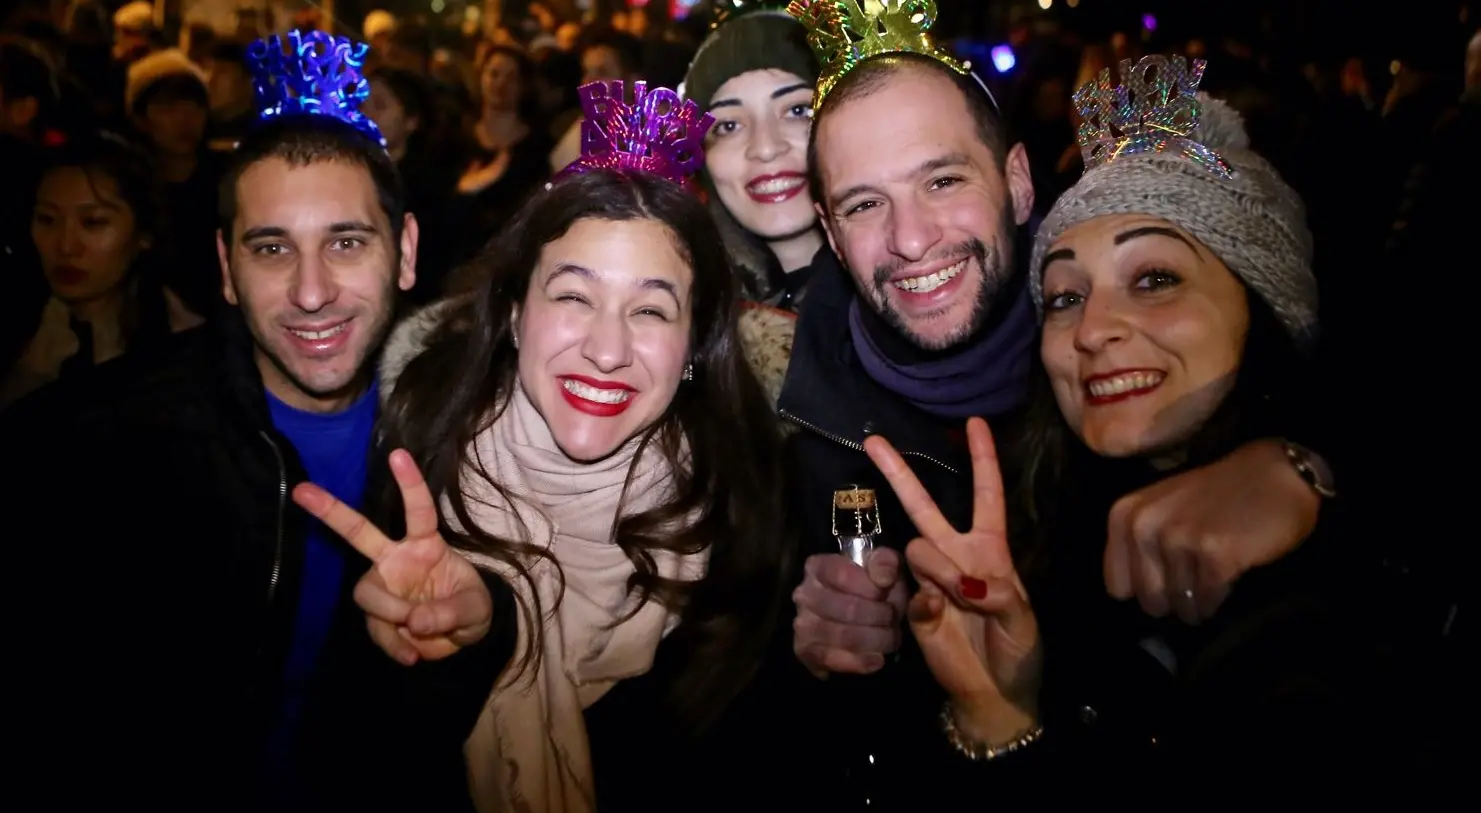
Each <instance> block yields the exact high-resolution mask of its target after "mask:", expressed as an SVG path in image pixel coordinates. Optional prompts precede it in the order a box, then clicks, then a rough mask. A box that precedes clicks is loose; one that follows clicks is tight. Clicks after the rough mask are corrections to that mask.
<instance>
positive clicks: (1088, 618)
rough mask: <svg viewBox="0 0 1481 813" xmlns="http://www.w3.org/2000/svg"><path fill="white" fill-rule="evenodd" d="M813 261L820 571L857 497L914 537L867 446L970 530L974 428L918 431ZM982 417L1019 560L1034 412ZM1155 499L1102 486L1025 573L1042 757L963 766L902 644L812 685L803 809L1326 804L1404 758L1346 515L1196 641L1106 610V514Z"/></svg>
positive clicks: (807, 470) (799, 373)
mask: <svg viewBox="0 0 1481 813" xmlns="http://www.w3.org/2000/svg"><path fill="white" fill-rule="evenodd" d="M817 263H818V264H820V267H819V268H817V269H816V271H815V276H814V278H813V280H812V282H811V283H810V287H809V294H808V301H807V307H806V308H805V309H804V310H803V312H802V314H801V317H800V319H799V322H798V327H797V335H796V339H795V341H794V345H793V352H792V361H791V366H790V367H789V369H788V373H787V380H786V384H785V386H784V388H783V391H782V395H781V399H780V410H781V413H782V417H783V418H784V419H785V420H788V421H789V422H790V423H792V424H793V425H794V427H795V428H796V431H795V432H794V433H793V434H792V435H791V437H790V439H789V467H788V473H789V475H790V478H789V480H788V483H787V488H788V489H789V491H790V494H791V497H792V500H793V502H794V505H795V511H794V514H795V516H794V523H795V525H796V527H798V528H799V529H800V531H801V534H802V544H803V547H804V555H809V554H813V553H831V552H837V551H836V545H835V543H834V541H833V538H832V533H831V531H832V529H831V527H830V521H831V514H830V511H829V509H830V505H831V496H832V492H833V491H834V490H836V489H841V488H845V487H847V486H849V485H851V484H858V485H861V486H863V487H867V488H873V489H875V491H876V494H877V495H878V497H879V498H880V505H881V519H882V522H881V524H882V527H883V538H884V540H885V542H886V543H887V544H889V545H890V546H891V547H895V548H897V549H898V548H903V547H904V545H905V544H907V543H908V542H910V541H911V540H912V539H914V538H915V537H916V535H917V532H916V530H915V529H914V527H913V525H912V524H911V522H910V520H909V518H908V516H906V514H905V512H904V510H903V509H902V508H901V506H900V505H899V502H898V501H897V500H896V499H895V498H894V495H893V492H892V491H891V490H890V488H889V486H888V484H887V483H886V482H885V481H884V479H883V477H882V476H881V475H880V474H879V473H878V472H877V471H876V470H875V468H874V466H873V464H872V463H871V462H870V461H869V459H868V457H867V456H866V455H865V454H864V452H863V449H862V443H863V440H864V438H865V437H866V436H867V435H868V434H880V435H883V436H884V437H886V438H888V439H889V440H890V441H891V443H892V444H893V445H894V446H895V447H896V448H897V449H899V450H900V451H901V452H902V454H903V455H904V456H905V459H906V461H907V463H909V465H910V466H911V469H912V470H913V471H914V472H915V474H916V476H917V477H918V478H919V479H920V480H921V482H922V484H923V485H924V486H925V488H926V490H927V491H928V492H929V493H930V494H931V496H932V497H933V499H934V500H935V501H936V503H937V505H938V507H940V509H941V511H942V513H943V514H944V516H945V517H946V518H947V519H948V520H949V521H950V522H952V523H953V525H955V526H956V527H958V528H967V527H969V526H970V524H971V497H972V495H971V485H972V481H971V474H970V458H969V455H968V452H967V450H966V448H965V444H964V442H963V441H964V438H963V435H964V432H963V428H964V427H962V426H957V425H955V424H948V423H943V422H942V421H940V420H937V419H934V418H932V417H930V416H928V415H926V414H924V413H923V412H921V411H920V410H918V409H917V408H915V407H914V406H912V405H910V404H908V403H906V402H905V401H903V400H902V399H901V398H900V397H898V396H896V395H894V394H892V393H890V392H888V391H886V390H884V389H883V388H881V387H880V386H878V385H877V384H876V383H875V382H874V381H873V380H872V379H870V378H869V376H868V374H867V372H866V371H865V370H864V369H863V368H862V366H861V365H860V362H859V360H858V356H857V353H856V351H855V350H854V347H853V342H852V338H851V336H850V334H849V327H848V321H847V319H848V317H847V313H848V307H849V305H850V303H851V302H852V300H853V297H854V296H855V293H854V292H853V289H852V285H851V283H850V281H849V280H848V278H847V275H846V273H845V272H843V271H842V270H841V269H840V268H838V266H837V263H836V260H834V259H833V258H832V257H831V255H828V254H827V252H824V253H823V254H822V255H820V257H819V259H818V260H817ZM1045 407H1047V408H1051V409H1052V408H1053V407H1052V404H1048V405H1042V406H1041V407H1040V408H1045ZM1031 408H1032V407H1031ZM985 417H987V418H988V423H989V425H990V426H991V427H992V429H993V432H994V437H995V440H996V444H997V447H998V451H999V458H1000V461H1001V463H1002V466H1003V472H1002V473H1003V480H1004V485H1005V488H1006V490H1007V495H1006V497H1007V503H1008V505H1009V517H1008V520H1009V529H1010V540H1011V541H1012V542H1013V545H1014V549H1015V555H1017V556H1020V557H1021V555H1022V554H1023V553H1025V552H1026V551H1025V549H1026V548H1028V547H1029V544H1028V540H1029V538H1030V537H1029V536H1028V534H1029V533H1031V532H1032V531H1033V530H1034V529H1032V528H1030V527H1028V523H1027V522H1026V520H1025V517H1024V514H1023V512H1022V510H1021V508H1022V507H1023V506H1025V505H1026V504H1027V501H1026V500H1025V499H1024V498H1025V497H1026V496H1027V494H1025V493H1024V491H1023V489H1024V487H1025V484H1024V483H1023V481H1022V479H1021V467H1022V463H1023V461H1024V460H1026V459H1027V455H1028V453H1029V452H1030V451H1031V450H1030V449H1029V448H1027V446H1026V445H1025V441H1026V435H1025V434H1024V428H1025V426H1024V420H1025V418H1026V416H1025V415H1006V416H985ZM1144 484H1145V480H1143V481H1141V482H1130V481H1128V480H1124V479H1121V480H1111V481H1104V480H1096V481H1095V483H1094V486H1095V488H1094V490H1095V494H1096V496H1095V497H1094V498H1093V499H1086V500H1073V501H1072V500H1070V499H1068V498H1066V499H1065V500H1063V501H1059V504H1057V505H1056V510H1057V511H1062V512H1063V514H1062V516H1067V517H1069V518H1070V519H1071V520H1072V521H1070V522H1068V523H1058V524H1057V527H1058V528H1059V529H1060V534H1058V535H1056V536H1055V537H1054V538H1053V540H1052V541H1051V542H1050V543H1049V544H1050V546H1051V548H1052V549H1053V550H1055V551H1063V554H1064V555H1054V556H1051V557H1048V559H1047V562H1045V563H1043V564H1042V565H1039V564H1036V566H1035V567H1034V568H1033V569H1031V570H1030V569H1026V570H1024V571H1023V572H1024V577H1025V580H1026V582H1027V586H1028V588H1029V592H1030V598H1031V600H1032V601H1033V603H1034V606H1035V610H1036V612H1037V613H1038V615H1039V619H1040V624H1041V632H1042V635H1043V640H1044V646H1045V652H1046V663H1045V672H1044V675H1045V677H1044V681H1045V683H1044V690H1043V695H1042V697H1041V709H1040V712H1041V717H1042V720H1043V723H1044V726H1045V735H1044V738H1043V739H1042V741H1040V742H1039V743H1036V744H1035V745H1033V746H1031V747H1030V748H1028V749H1025V750H1024V751H1022V752H1019V753H1017V754H1013V755H1010V756H1007V757H1005V758H1002V759H999V760H994V761H990V762H985V763H974V762H971V761H968V760H966V759H965V758H963V757H961V756H960V755H959V754H957V753H956V752H955V751H954V750H953V749H951V748H950V746H949V745H948V744H947V740H946V738H945V736H944V733H943V730H942V727H941V723H940V712H941V709H942V706H943V703H944V700H945V698H944V696H943V693H942V691H941V690H940V688H939V686H937V684H936V683H935V681H934V679H933V678H932V677H931V675H930V673H929V671H928V670H927V669H926V667H925V664H924V660H923V658H922V657H921V654H920V651H919V649H918V647H917V646H916V645H915V643H914V641H913V639H912V638H911V637H910V635H909V633H908V630H907V631H906V633H905V644H904V646H903V647H902V650H901V652H900V653H899V654H898V656H896V657H895V658H894V659H893V660H891V661H890V662H888V663H887V664H886V665H885V667H884V668H883V669H881V670H880V671H879V672H877V673H875V674H873V675H870V676H866V677H856V676H836V675H835V676H832V677H830V678H829V679H828V680H827V681H814V682H813V685H812V686H811V687H809V688H808V689H807V691H808V692H810V698H809V704H810V708H809V709H808V711H807V713H806V714H804V715H801V716H800V717H799V719H797V720H796V721H794V723H793V724H792V725H791V726H790V727H789V728H787V729H786V730H783V731H779V732H778V733H777V734H776V739H778V740H779V741H789V740H799V739H800V740H805V741H806V742H807V743H808V747H809V749H810V751H811V753H812V759H811V761H810V763H809V765H808V773H807V775H806V776H803V777H800V778H799V787H798V789H797V790H794V791H793V793H792V795H791V796H789V797H787V798H788V799H789V802H790V801H794V800H795V801H796V803H797V804H798V805H799V806H801V805H813V806H816V807H817V809H828V810H925V809H935V806H937V805H941V806H945V805H959V804H963V803H964V800H971V799H984V800H986V799H988V798H991V799H995V800H1000V801H1001V800H1008V799H1012V800H1040V801H1042V800H1049V799H1054V798H1058V797H1060V796H1064V797H1066V798H1068V799H1075V798H1084V797H1085V795H1086V794H1088V793H1094V792H1095V791H1094V790H1092V788H1104V787H1107V786H1106V785H1096V784H1095V782H1096V781H1097V780H1099V779H1106V780H1108V781H1110V782H1112V783H1113V784H1119V785H1127V784H1128V783H1135V782H1137V781H1140V780H1139V779H1137V777H1143V776H1151V777H1155V780H1148V781H1153V782H1154V784H1156V785H1157V786H1159V787H1163V788H1166V787H1171V786H1177V785H1182V784H1185V783H1186V784H1196V783H1199V782H1207V781H1214V782H1216V783H1217V782H1229V783H1238V784H1239V785H1240V787H1241V788H1251V789H1252V788H1260V789H1269V788H1272V787H1277V786H1285V785H1287V784H1289V783H1293V782H1294V783H1295V785H1296V786H1297V787H1300V786H1302V785H1303V784H1305V785H1306V786H1307V787H1312V786H1315V785H1316V783H1318V782H1320V781H1321V779H1325V778H1330V777H1331V776H1333V775H1334V773H1336V772H1337V771H1347V772H1351V771H1353V770H1361V767H1362V766H1364V765H1366V764H1372V762H1371V760H1369V757H1370V756H1377V757H1379V758H1380V759H1384V760H1386V764H1390V765H1396V764H1397V762H1396V761H1394V760H1393V759H1392V756H1393V755H1394V754H1395V753H1400V752H1402V746H1396V748H1395V749H1394V750H1385V749H1374V748H1372V747H1370V746H1371V743H1372V740H1371V739H1369V740H1364V739H1363V738H1362V737H1360V736H1358V734H1357V732H1359V731H1360V730H1362V728H1363V727H1364V726H1369V727H1370V731H1371V732H1372V734H1376V735H1378V736H1381V737H1392V736H1394V732H1395V730H1396V729H1395V727H1394V726H1393V725H1392V724H1391V723H1392V719H1393V718H1392V715H1390V714H1388V713H1387V712H1390V711H1392V710H1393V706H1394V705H1397V701H1396V702H1392V703H1384V702H1379V703H1376V704H1372V705H1371V706H1370V705H1366V704H1365V703H1366V702H1370V701H1371V698H1372V697H1373V696H1374V695H1373V694H1371V693H1366V692H1369V691H1371V689H1372V688H1373V687H1374V686H1375V685H1383V683H1382V681H1381V680H1377V681H1375V680H1374V679H1373V678H1374V676H1376V675H1379V674H1382V673H1381V672H1379V671H1377V670H1378V669H1380V665H1379V663H1380V660H1381V659H1380V658H1379V653H1378V652H1376V649H1377V648H1376V647H1374V646H1373V643H1374V640H1373V636H1375V635H1378V636H1381V635H1383V634H1385V633H1384V632H1383V630H1387V629H1389V628H1388V627H1382V626H1367V623H1368V620H1369V619H1371V618H1372V614H1371V613H1365V612H1360V610H1361V605H1359V604H1357V603H1355V602H1354V601H1353V599H1354V597H1355V596H1364V595H1365V594H1364V592H1363V591H1364V590H1365V589H1366V590H1374V589H1377V585H1378V584H1380V582H1379V581H1377V580H1375V578H1373V574H1372V573H1371V571H1365V570H1362V569H1361V568H1359V569H1358V570H1353V569H1350V568H1348V567H1347V566H1348V565H1349V564H1351V563H1352V561H1353V558H1355V557H1345V556H1344V555H1343V553H1344V547H1343V542H1342V539H1343V537H1342V536H1341V535H1340V532H1336V536H1337V538H1335V539H1333V538H1332V536H1333V535H1334V531H1333V529H1332V528H1331V523H1332V522H1334V520H1333V518H1331V517H1328V516H1324V517H1323V520H1324V522H1323V529H1324V532H1323V533H1322V534H1321V535H1320V537H1321V538H1314V539H1312V540H1308V544H1307V546H1306V547H1305V548H1303V549H1302V550H1301V551H1299V552H1298V553H1297V554H1294V555H1292V556H1290V557H1288V559H1287V560H1286V561H1282V562H1280V563H1277V564H1276V565H1274V566H1271V567H1267V568H1262V569H1260V570H1257V571H1255V572H1253V573H1251V574H1248V575H1247V576H1246V577H1245V578H1244V579H1243V580H1241V582H1240V584H1239V585H1238V586H1237V588H1236V590H1235V591H1234V594H1233V595H1232V596H1231V597H1230V599H1229V600H1228V602H1227V603H1226V605H1225V606H1224V608H1223V609H1222V610H1221V611H1220V613H1219V614H1218V616H1217V617H1216V618H1215V619H1214V620H1213V621H1212V622H1211V623H1208V624H1206V625H1204V626H1202V627H1199V628H1195V629H1188V628H1181V627H1179V626H1178V625H1176V624H1171V623H1166V624H1164V623H1157V622H1154V621H1152V620H1150V619H1147V618H1146V617H1145V616H1143V615H1142V614H1141V613H1140V611H1139V610H1138V609H1137V608H1136V606H1135V604H1134V603H1132V604H1130V605H1124V604H1118V603H1117V602H1115V601H1113V600H1112V599H1110V598H1109V597H1108V596H1107V594H1106V592H1105V585H1104V580H1103V577H1102V575H1101V567H1100V562H1101V554H1102V551H1103V549H1104V544H1105V539H1106V519H1107V515H1108V511H1109V508H1110V505H1111V502H1112V501H1113V500H1114V498H1115V497H1118V496H1120V495H1122V494H1125V493H1128V492H1130V491H1132V490H1134V489H1135V488H1136V487H1138V486H1139V485H1144ZM1327 511H1328V512H1330V511H1331V509H1330V507H1329V508H1328V509H1327ZM1036 561H1037V560H1036ZM1339 568H1340V569H1339ZM1354 574H1357V575H1354ZM799 579H800V576H799ZM1344 580H1347V583H1346V584H1343V581H1344ZM912 587H913V585H912ZM1366 595H1371V593H1368V594H1366ZM902 623H903V622H902ZM1157 637H1161V638H1163V639H1165V640H1166V641H1167V642H1168V643H1169V646H1170V648H1171V649H1172V650H1173V651H1174V652H1175V653H1176V654H1177V655H1178V657H1179V668H1178V670H1177V673H1176V674H1174V673H1172V672H1170V671H1169V670H1168V669H1167V668H1165V667H1164V666H1163V665H1162V664H1161V663H1160V662H1159V661H1158V659H1157V656H1156V655H1154V654H1153V651H1155V647H1154V648H1153V650H1149V649H1148V648H1146V647H1144V646H1143V641H1144V640H1145V639H1147V638H1157ZM1387 685H1389V686H1390V687H1391V688H1392V687H1393V686H1396V685H1398V684H1396V683H1390V684H1387ZM1303 755H1304V757H1306V758H1302V757H1303ZM1317 755H1320V757H1318V756H1317ZM1318 777H1320V779H1319V778H1318ZM1108 798H1109V797H1108ZM866 800H867V801H866ZM984 803H985V802H984ZM969 806H970V805H969Z"/></svg>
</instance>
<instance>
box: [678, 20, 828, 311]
mask: <svg viewBox="0 0 1481 813" xmlns="http://www.w3.org/2000/svg"><path fill="white" fill-rule="evenodd" d="M713 6H714V9H715V14H716V26H715V29H714V30H713V31H712V32H711V34H710V36H709V37H708V38H707V39H706V40H705V41H704V42H703V43H702V44H701V45H700V47H699V50H698V52H696V54H695V57H694V61H693V63H691V65H690V67H689V72H688V74H687V75H686V76H685V79H684V84H683V86H682V87H681V88H680V92H681V93H682V95H683V96H684V97H685V98H686V99H693V100H694V101H695V102H696V103H697V104H699V106H700V107H701V108H703V109H704V110H705V111H707V112H709V113H711V114H713V115H714V116H715V125H714V126H713V127H712V128H710V132H709V136H708V138H707V139H706V142H705V169H704V171H703V172H701V174H700V180H701V182H702V183H703V185H704V187H705V189H706V191H707V192H708V193H709V194H710V208H711V211H712V212H713V213H714V215H715V219H716V220H717V221H718V222H719V224H720V227H721V233H722V235H724V237H725V242H726V248H727V249H728V250H729V251H730V255H731V259H732V262H733V263H734V265H735V266H736V269H737V271H739V272H740V273H741V275H742V287H743V288H744V290H745V293H746V295H747V297H748V298H750V299H752V300H755V301H759V302H766V303H768V304H772V305H777V306H779V307H783V308H788V309H792V308H795V307H796V305H797V303H798V301H799V300H800V299H801V293H802V291H801V285H800V283H801V282H802V280H803V276H805V275H800V274H794V273H793V272H797V271H802V270H804V269H806V268H807V267H808V266H809V264H810V263H811V262H812V259H813V255H815V254H816V253H817V252H818V250H819V249H821V248H822V247H823V244H824V237H823V231H822V229H821V227H820V226H819V225H818V219H817V214H816V213H815V212H814V210H813V206H812V198H811V197H810V196H809V195H808V190H807V171H808V166H807V138H808V132H809V130H810V128H811V126H812V97H813V86H814V85H815V84H816V82H817V77H818V68H817V62H816V60H815V58H814V56H813V52H812V49H811V48H809V47H808V44H807V35H806V30H805V29H804V28H803V27H802V24H801V23H799V22H797V20H796V19H794V18H792V17H791V16H789V15H788V14H787V13H786V11H784V10H783V8H782V7H783V6H785V2H777V1H776V0H772V2H765V1H764V0H763V1H762V2H751V0H714V3H713Z"/></svg>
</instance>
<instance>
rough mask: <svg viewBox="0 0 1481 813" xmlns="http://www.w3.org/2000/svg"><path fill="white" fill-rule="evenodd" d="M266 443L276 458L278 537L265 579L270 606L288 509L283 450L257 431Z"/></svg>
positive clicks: (278, 573) (279, 571) (279, 573)
mask: <svg viewBox="0 0 1481 813" xmlns="http://www.w3.org/2000/svg"><path fill="white" fill-rule="evenodd" d="M258 434H260V435H262V439H263V440H265V441H267V445H268V446H271V447H272V450H273V457H276V458H277V459H278V538H277V544H276V546H275V547H274V548H273V570H272V575H270V576H268V580H267V605H268V607H272V604H273V598H274V597H275V596H276V594H277V592H278V579H279V578H280V577H281V576H282V573H283V522H284V515H285V514H286V513H287V510H288V464H287V463H286V462H285V461H284V460H283V450H282V449H279V448H278V444H277V442H276V441H274V440H273V438H272V435H269V434H268V433H267V432H266V431H262V432H259V433H258Z"/></svg>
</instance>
